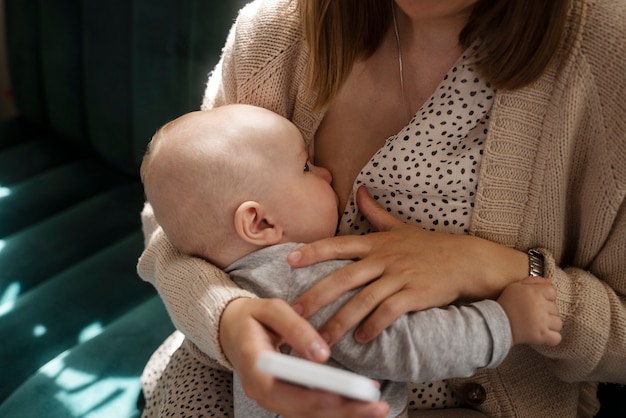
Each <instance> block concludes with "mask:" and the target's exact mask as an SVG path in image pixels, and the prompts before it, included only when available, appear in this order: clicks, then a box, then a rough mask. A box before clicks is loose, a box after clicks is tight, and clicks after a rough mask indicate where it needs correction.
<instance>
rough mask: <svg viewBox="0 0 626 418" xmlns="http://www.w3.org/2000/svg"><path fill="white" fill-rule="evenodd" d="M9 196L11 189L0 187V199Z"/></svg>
mask: <svg viewBox="0 0 626 418" xmlns="http://www.w3.org/2000/svg"><path fill="white" fill-rule="evenodd" d="M9 195H11V189H9V188H8V187H2V186H0V199H2V198H3V197H7V196H9Z"/></svg>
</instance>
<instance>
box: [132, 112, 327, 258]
mask: <svg viewBox="0 0 626 418" xmlns="http://www.w3.org/2000/svg"><path fill="white" fill-rule="evenodd" d="M141 176H142V180H143V182H144V190H145V193H146V197H147V199H148V201H149V202H150V204H151V205H152V207H153V210H154V214H155V217H156V219H157V221H158V222H159V224H160V225H161V226H162V228H163V230H164V232H165V233H166V235H167V236H168V238H169V239H170V241H171V242H172V244H173V245H174V246H175V247H177V248H178V249H179V250H180V251H182V252H184V253H187V254H190V255H194V256H199V257H203V258H206V259H208V260H209V261H211V262H213V263H215V264H216V265H218V266H220V267H225V266H227V265H228V264H230V263H232V262H233V261H235V260H236V259H238V258H240V257H242V256H243V255H246V254H248V253H250V252H252V251H254V250H256V249H259V248H262V247H265V246H268V245H273V244H277V243H281V242H310V241H314V240H316V239H320V238H324V237H328V236H332V235H333V234H334V232H335V228H336V225H337V217H338V212H337V200H336V195H335V193H334V191H333V190H332V188H331V187H330V179H331V178H330V173H329V172H328V171H327V170H324V169H322V168H319V167H315V166H314V165H313V164H311V163H310V162H309V159H308V153H307V149H306V146H305V143H304V140H303V138H302V135H301V134H300V131H299V130H298V129H297V127H296V126H295V125H293V124H292V123H291V122H289V121H288V120H287V119H285V118H283V117H281V116H279V115H277V114H275V113H273V112H271V111H269V110H266V109H263V108H259V107H254V106H248V105H228V106H222V107H219V108H215V109H212V110H205V111H198V112H192V113H188V114H186V115H183V116H181V117H179V118H178V119H175V120H173V121H172V122H169V123H168V124H166V125H165V126H163V127H162V128H161V129H160V130H159V131H157V133H156V134H155V135H154V137H153V139H152V141H151V143H150V145H149V147H148V152H147V153H146V156H145V157H144V161H143V163H142V167H141Z"/></svg>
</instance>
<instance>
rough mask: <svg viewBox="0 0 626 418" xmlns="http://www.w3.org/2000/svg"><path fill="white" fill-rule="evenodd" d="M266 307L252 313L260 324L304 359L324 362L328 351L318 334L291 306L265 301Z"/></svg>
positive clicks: (280, 302) (275, 301) (274, 300)
mask: <svg viewBox="0 0 626 418" xmlns="http://www.w3.org/2000/svg"><path fill="white" fill-rule="evenodd" d="M265 302H266V303H267V306H266V307H264V308H263V309H262V310H260V311H256V312H255V313H254V318H256V319H257V320H258V321H259V322H260V323H261V324H263V325H264V326H266V327H268V328H270V329H271V330H273V331H274V332H275V333H276V334H277V335H279V336H280V337H281V339H282V341H283V342H285V343H286V344H287V345H289V346H290V347H291V348H292V349H294V350H295V351H296V352H297V353H299V354H300V355H302V356H303V357H304V358H306V359H309V360H312V361H317V362H324V361H326V360H328V357H329V356H330V349H329V348H328V345H327V344H326V342H325V341H324V340H323V339H322V338H321V337H320V335H319V333H318V332H317V331H316V330H315V328H313V326H312V325H311V324H310V323H309V322H308V321H307V320H306V319H304V318H303V317H301V316H300V315H298V313H297V312H295V311H294V310H293V309H292V308H291V306H289V305H288V304H287V303H286V302H285V301H283V300H280V299H268V300H265Z"/></svg>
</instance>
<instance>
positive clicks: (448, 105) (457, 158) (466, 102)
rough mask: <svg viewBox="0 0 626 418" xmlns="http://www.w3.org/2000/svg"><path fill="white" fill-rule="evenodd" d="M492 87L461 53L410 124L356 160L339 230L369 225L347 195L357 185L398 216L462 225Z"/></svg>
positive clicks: (433, 226)
mask: <svg viewBox="0 0 626 418" xmlns="http://www.w3.org/2000/svg"><path fill="white" fill-rule="evenodd" d="M493 95H494V92H493V89H492V88H491V87H490V86H489V85H488V84H486V83H485V82H483V81H482V80H481V79H480V78H479V77H478V76H477V75H476V73H475V72H474V71H473V70H472V68H471V67H469V66H467V65H466V64H465V59H464V57H463V58H462V59H461V60H460V61H459V63H457V64H456V65H455V66H454V67H453V68H452V69H451V70H450V72H449V73H448V74H447V75H446V77H445V78H444V80H443V81H442V83H441V84H440V85H439V87H438V88H437V90H436V91H435V93H434V94H433V96H432V97H431V98H430V100H429V101H428V102H426V103H425V104H424V106H423V107H422V108H421V109H420V110H419V111H418V112H417V113H416V114H415V115H414V116H413V119H412V120H411V121H410V122H409V124H408V125H407V126H406V127H405V128H403V129H402V131H400V132H399V133H398V134H397V135H394V136H392V137H390V138H388V139H387V141H386V142H385V145H384V146H383V147H382V148H381V149H380V150H378V152H377V153H376V154H375V155H374V156H373V157H372V159H371V160H370V161H369V162H368V163H367V165H366V166H365V167H363V169H362V170H361V172H360V173H359V175H358V177H357V179H356V181H355V184H354V189H353V193H352V194H351V196H350V199H349V201H348V204H347V206H346V208H345V211H344V213H343V216H342V220H341V225H340V228H339V231H340V233H342V234H350V233H351V234H355V233H356V234H365V233H368V232H372V230H373V229H372V227H371V226H370V225H369V222H368V221H367V220H366V219H365V218H364V217H363V216H361V214H360V213H358V210H357V208H356V204H355V201H354V193H355V192H356V190H357V188H358V187H359V186H362V185H364V186H366V187H367V189H368V190H369V192H370V195H372V197H373V198H374V199H376V200H377V201H378V203H380V204H381V205H382V206H383V207H385V208H386V209H387V210H388V211H389V212H390V213H392V214H393V215H394V216H396V217H397V218H398V219H400V220H402V221H404V222H407V223H411V224H417V225H420V226H422V227H423V228H425V229H428V230H432V231H444V232H449V233H467V231H468V228H469V221H470V218H471V212H472V208H473V205H474V197H475V194H476V188H477V184H476V183H477V182H476V180H477V177H478V171H479V169H480V161H481V156H482V151H483V147H484V140H485V137H486V134H487V128H488V121H489V113H490V110H491V105H492V103H493Z"/></svg>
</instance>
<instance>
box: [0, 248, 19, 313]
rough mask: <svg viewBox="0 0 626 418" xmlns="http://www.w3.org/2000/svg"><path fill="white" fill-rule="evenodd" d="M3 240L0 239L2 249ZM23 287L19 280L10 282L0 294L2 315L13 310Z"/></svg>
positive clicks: (0, 311)
mask: <svg viewBox="0 0 626 418" xmlns="http://www.w3.org/2000/svg"><path fill="white" fill-rule="evenodd" d="M2 242H3V241H0V250H2ZM21 289H22V286H20V284H19V283H18V282H13V283H9V285H8V286H7V288H6V289H5V290H4V292H2V293H1V294H0V316H2V315H6V314H7V313H9V312H11V310H12V309H13V306H15V302H16V301H17V298H18V296H19V295H20V290H21Z"/></svg>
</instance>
